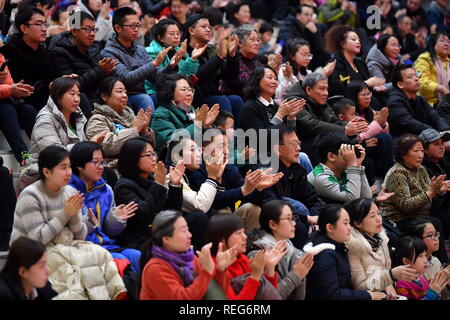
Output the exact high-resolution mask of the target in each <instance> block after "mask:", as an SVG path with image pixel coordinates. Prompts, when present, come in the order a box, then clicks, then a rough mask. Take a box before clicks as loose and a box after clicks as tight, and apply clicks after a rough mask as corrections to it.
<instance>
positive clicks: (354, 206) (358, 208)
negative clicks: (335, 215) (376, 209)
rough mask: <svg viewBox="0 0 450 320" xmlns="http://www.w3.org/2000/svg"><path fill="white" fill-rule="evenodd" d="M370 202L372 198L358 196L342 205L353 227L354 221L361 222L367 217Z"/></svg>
mask: <svg viewBox="0 0 450 320" xmlns="http://www.w3.org/2000/svg"><path fill="white" fill-rule="evenodd" d="M372 203H373V201H372V199H366V198H359V199H355V200H353V201H351V202H350V203H347V204H345V205H344V209H345V210H347V212H348V215H349V216H350V224H351V225H352V226H353V227H355V223H361V222H362V221H363V220H364V218H365V217H367V215H368V214H369V211H370V207H371V206H372Z"/></svg>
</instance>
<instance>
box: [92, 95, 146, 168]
mask: <svg viewBox="0 0 450 320" xmlns="http://www.w3.org/2000/svg"><path fill="white" fill-rule="evenodd" d="M134 117H135V115H134V112H133V110H131V108H130V107H125V108H124V109H123V110H122V112H121V114H118V113H117V112H116V111H114V110H113V109H112V108H111V107H110V106H108V105H106V104H98V103H94V111H92V117H91V118H90V119H89V121H88V123H87V125H86V136H87V138H88V139H92V137H94V136H95V135H97V134H100V133H102V132H105V131H108V133H107V134H106V136H105V138H104V139H103V141H102V143H101V144H102V146H103V151H104V152H105V157H106V161H107V163H108V166H109V167H112V168H115V167H116V166H117V160H116V158H117V156H118V155H119V152H120V149H122V146H123V144H124V143H125V142H126V141H127V140H129V139H131V138H136V137H138V136H139V133H138V132H137V131H136V129H134V128H133V127H132V126H131V122H132V121H133V119H134ZM146 138H148V139H150V140H152V139H154V134H153V132H152V131H151V130H150V133H149V135H148V136H146Z"/></svg>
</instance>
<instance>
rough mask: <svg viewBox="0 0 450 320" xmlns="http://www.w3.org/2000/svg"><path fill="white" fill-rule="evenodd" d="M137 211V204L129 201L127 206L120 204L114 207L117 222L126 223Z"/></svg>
mask: <svg viewBox="0 0 450 320" xmlns="http://www.w3.org/2000/svg"><path fill="white" fill-rule="evenodd" d="M137 209H138V205H137V203H135V202H134V201H131V202H130V203H128V204H127V205H125V204H121V205H119V206H117V207H116V209H115V213H116V216H117V217H118V218H119V220H122V221H126V220H128V219H130V218H131V217H133V216H134V215H135V213H134V212H135V211H136V210H137Z"/></svg>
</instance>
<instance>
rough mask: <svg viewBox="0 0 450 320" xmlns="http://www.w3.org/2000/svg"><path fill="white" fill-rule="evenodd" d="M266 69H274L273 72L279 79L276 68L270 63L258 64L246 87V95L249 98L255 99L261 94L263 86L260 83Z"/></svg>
mask: <svg viewBox="0 0 450 320" xmlns="http://www.w3.org/2000/svg"><path fill="white" fill-rule="evenodd" d="M266 69H269V70H272V72H273V73H274V74H275V77H276V78H277V80H278V75H277V73H276V72H275V70H273V69H272V67H270V66H268V65H258V66H256V68H255V71H254V72H253V74H252V75H251V77H250V80H249V81H248V83H247V85H246V86H245V88H244V96H245V97H246V98H247V99H249V100H254V99H257V98H258V97H259V96H260V95H261V87H260V86H259V83H260V81H261V79H262V78H263V77H264V73H265V71H266Z"/></svg>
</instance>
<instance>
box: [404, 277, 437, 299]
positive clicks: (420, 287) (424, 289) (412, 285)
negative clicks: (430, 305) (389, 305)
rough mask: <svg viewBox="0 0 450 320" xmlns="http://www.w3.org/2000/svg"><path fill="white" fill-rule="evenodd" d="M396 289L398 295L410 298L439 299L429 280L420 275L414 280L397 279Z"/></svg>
mask: <svg viewBox="0 0 450 320" xmlns="http://www.w3.org/2000/svg"><path fill="white" fill-rule="evenodd" d="M395 291H396V292H397V294H398V295H400V296H404V297H406V298H408V300H439V295H438V294H437V293H436V291H434V290H433V289H431V288H430V287H429V285H428V282H427V280H426V279H425V278H424V277H423V276H419V278H417V279H416V280H414V281H411V282H409V281H397V282H396V284H395Z"/></svg>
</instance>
